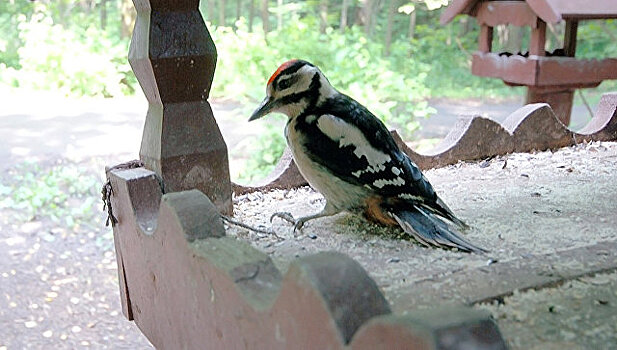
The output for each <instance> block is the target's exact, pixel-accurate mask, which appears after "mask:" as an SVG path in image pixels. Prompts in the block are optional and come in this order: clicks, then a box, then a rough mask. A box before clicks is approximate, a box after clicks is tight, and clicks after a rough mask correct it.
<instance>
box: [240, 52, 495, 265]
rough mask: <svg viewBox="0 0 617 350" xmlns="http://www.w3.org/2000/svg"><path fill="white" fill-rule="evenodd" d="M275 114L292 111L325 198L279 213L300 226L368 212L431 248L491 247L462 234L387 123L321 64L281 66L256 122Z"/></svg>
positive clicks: (309, 176) (295, 145)
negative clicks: (303, 210) (314, 208)
mask: <svg viewBox="0 0 617 350" xmlns="http://www.w3.org/2000/svg"><path fill="white" fill-rule="evenodd" d="M272 112H278V113H283V114H285V115H287V117H288V120H287V124H286V126H285V138H286V139H287V144H288V146H289V148H290V150H291V152H292V155H293V159H294V161H295V163H296V165H297V167H298V170H299V171H300V173H301V174H302V175H303V176H304V178H305V179H306V180H307V181H308V183H309V184H310V185H311V187H313V188H314V189H315V190H317V191H318V192H320V193H321V194H322V195H323V196H324V198H325V199H326V205H325V207H324V209H323V210H322V211H321V212H319V213H316V214H314V215H309V216H305V217H301V218H299V219H297V220H294V219H293V217H292V216H291V214H289V213H275V214H274V215H273V217H275V216H280V217H281V218H284V219H287V220H289V221H291V222H293V223H294V230H296V229H301V228H302V226H303V225H304V223H306V222H307V221H309V220H312V219H315V218H319V217H324V216H330V215H334V214H337V213H339V212H341V211H348V212H352V213H361V214H364V216H365V217H366V218H367V219H369V220H371V221H373V222H377V223H381V224H384V225H388V226H394V225H398V226H400V227H401V228H402V229H403V230H404V231H405V232H406V233H407V234H410V235H411V236H413V237H414V238H415V239H416V240H417V241H419V242H420V243H421V244H423V245H426V246H436V247H450V248H458V249H459V250H461V251H466V252H477V253H482V252H486V251H485V250H484V249H482V248H479V247H477V246H475V245H473V244H471V243H470V242H468V241H467V240H465V239H464V238H462V237H461V235H460V233H459V231H458V230H457V228H458V229H465V228H467V227H468V226H467V225H466V224H465V223H464V222H463V221H461V220H460V219H458V218H457V217H456V216H454V214H453V213H452V211H451V210H450V209H449V208H448V207H447V206H446V204H445V203H444V202H443V201H442V200H441V199H440V198H439V197H438V196H437V194H436V192H435V190H434V189H433V186H432V185H431V184H430V183H429V182H428V180H427V179H426V177H425V176H424V175H423V174H422V171H421V170H420V169H419V168H418V166H417V165H416V164H415V163H414V162H413V161H412V160H411V159H409V157H408V156H407V155H406V154H405V153H404V152H402V151H401V150H400V148H399V147H398V146H397V145H396V143H395V142H394V139H393V138H392V135H391V134H390V132H389V131H388V129H387V128H386V126H385V125H384V124H383V123H382V122H381V121H380V120H379V119H378V118H377V117H375V116H374V115H373V114H372V113H371V112H370V111H369V110H368V109H367V108H366V107H364V106H362V105H361V104H360V103H358V102H356V101H355V100H354V99H352V98H351V97H349V96H347V95H345V94H342V93H340V92H339V91H337V90H336V89H335V88H334V87H332V85H331V84H330V82H329V81H328V79H327V78H326V77H325V76H324V74H323V73H322V72H321V70H319V68H317V67H316V66H315V65H313V64H311V63H309V62H306V61H303V60H297V59H295V60H291V61H287V62H285V63H283V64H282V65H281V66H280V67H278V69H277V70H276V71H275V72H274V74H272V76H271V77H270V79H269V80H268V83H267V86H266V98H265V99H264V100H263V102H262V103H261V104H260V105H259V107H258V108H257V109H256V110H255V111H254V112H253V114H252V115H251V117H250V118H249V121H253V120H256V119H259V118H261V117H263V116H265V115H267V114H269V113H272Z"/></svg>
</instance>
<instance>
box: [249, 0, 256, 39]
mask: <svg viewBox="0 0 617 350" xmlns="http://www.w3.org/2000/svg"><path fill="white" fill-rule="evenodd" d="M254 19H255V0H249V33H252V32H253V20H254Z"/></svg>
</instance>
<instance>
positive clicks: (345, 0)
mask: <svg viewBox="0 0 617 350" xmlns="http://www.w3.org/2000/svg"><path fill="white" fill-rule="evenodd" d="M348 8H349V0H343V4H342V5H341V24H340V27H339V30H340V31H341V33H343V32H345V29H346V28H347V9H348Z"/></svg>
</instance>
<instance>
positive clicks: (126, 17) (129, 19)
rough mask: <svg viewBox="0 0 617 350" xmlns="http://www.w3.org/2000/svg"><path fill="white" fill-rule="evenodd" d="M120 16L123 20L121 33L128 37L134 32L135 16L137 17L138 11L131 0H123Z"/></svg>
mask: <svg viewBox="0 0 617 350" xmlns="http://www.w3.org/2000/svg"><path fill="white" fill-rule="evenodd" d="M120 16H121V21H122V30H121V35H122V37H123V38H128V37H130V36H131V34H132V33H133V27H134V26H135V18H136V17H137V12H135V8H134V7H133V2H132V1H131V0H122V3H121V4H120Z"/></svg>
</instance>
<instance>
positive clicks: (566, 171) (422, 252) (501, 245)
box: [230, 143, 617, 291]
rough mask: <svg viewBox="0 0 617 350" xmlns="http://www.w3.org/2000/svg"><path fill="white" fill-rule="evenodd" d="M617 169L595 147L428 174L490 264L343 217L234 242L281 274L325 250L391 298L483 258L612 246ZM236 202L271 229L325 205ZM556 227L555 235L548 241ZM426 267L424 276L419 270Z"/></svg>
mask: <svg viewBox="0 0 617 350" xmlns="http://www.w3.org/2000/svg"><path fill="white" fill-rule="evenodd" d="M616 167H617V143H592V144H587V145H580V146H576V147H571V148H564V149H561V150H558V151H556V152H551V151H547V152H538V153H535V154H528V153H517V154H510V155H507V156H503V157H496V158H494V159H492V160H487V161H482V162H475V163H459V164H456V165H453V166H449V167H444V168H440V169H434V170H429V171H426V172H425V175H426V177H427V178H428V179H429V181H430V182H431V183H432V184H433V185H434V186H435V189H436V190H437V192H438V193H439V194H440V196H441V197H442V198H443V200H444V201H445V202H446V203H447V204H448V205H449V206H450V208H451V209H452V210H453V211H454V212H455V213H456V214H457V215H458V216H459V217H460V218H461V219H463V220H464V221H465V222H467V223H468V224H470V225H471V226H472V229H470V230H469V231H468V232H467V234H466V237H467V238H468V239H469V240H470V241H471V242H473V243H475V244H477V245H479V246H481V247H484V248H486V249H488V250H490V253H489V254H487V255H486V256H484V255H477V254H465V253H461V252H457V251H453V250H443V249H432V248H424V247H422V246H421V245H419V244H417V243H416V242H415V241H413V240H412V239H408V238H407V237H405V235H404V234H403V233H402V231H400V230H398V229H390V228H384V227H382V226H378V225H373V224H370V223H367V222H366V221H365V220H364V219H363V218H360V217H357V216H354V215H351V214H347V213H341V214H338V215H336V216H334V217H328V218H320V219H316V220H314V221H311V222H309V223H308V224H306V225H305V227H304V228H303V230H302V234H301V235H299V236H294V234H293V232H292V228H291V226H290V225H289V224H288V223H287V222H285V221H282V220H279V219H276V218H275V219H274V222H273V224H272V229H273V230H274V232H276V233H277V234H278V236H279V237H281V238H282V239H277V238H276V237H274V236H273V235H263V234H257V233H254V232H250V231H248V230H245V229H241V228H235V227H232V229H231V230H230V234H231V235H236V236H238V237H241V238H243V239H247V240H249V241H250V242H252V243H253V244H254V245H255V246H256V247H257V248H259V249H262V250H265V251H266V252H268V253H269V254H270V255H271V256H272V257H273V259H274V261H275V263H277V264H278V265H279V266H280V267H281V269H283V270H285V269H286V264H287V263H288V262H289V261H290V260H291V259H292V258H293V257H295V256H302V255H306V254H310V253H314V252H317V251H321V250H327V249H331V250H338V251H342V252H345V253H346V254H348V255H350V256H351V257H353V258H354V259H358V260H359V261H360V263H361V264H362V265H363V266H365V268H367V269H368V270H369V272H370V273H371V275H372V276H373V277H374V278H375V279H376V280H378V282H380V284H381V286H382V287H383V288H384V289H385V290H386V291H387V290H388V288H391V287H392V286H393V285H392V279H393V277H395V278H394V279H395V280H402V279H403V278H404V276H406V278H405V279H406V282H409V281H410V280H411V281H413V280H421V279H424V278H426V277H427V276H434V275H437V274H440V273H444V274H445V273H448V272H449V271H451V270H452V268H453V262H456V265H457V266H464V267H466V268H472V267H478V266H481V265H483V264H486V263H487V261H488V260H489V259H493V260H498V261H502V262H503V261H509V260H512V259H516V258H520V257H522V256H526V255H529V254H546V253H551V252H555V251H559V250H565V249H569V248H575V247H581V246H585V245H590V244H594V243H597V242H601V241H605V240H608V239H616V238H617V232H616V230H615V227H616V226H617V218H615V216H614V215H611V214H613V213H614V199H615V198H617V188H616V187H615V186H614V184H615V181H616V180H617V174H616V173H615V172H614V171H613V170H612V169H615V168H616ZM235 201H236V205H235V207H234V215H235V216H236V218H238V219H240V220H241V221H243V222H245V223H247V224H250V225H253V226H256V227H259V226H261V227H270V224H269V222H268V220H269V218H270V215H271V214H272V213H274V212H277V211H287V212H291V213H292V214H293V215H294V216H295V217H298V216H303V215H307V214H311V213H315V212H317V211H319V210H321V208H322V207H323V205H324V203H325V202H324V200H323V198H322V197H321V195H319V194H318V193H315V192H314V191H312V190H311V189H310V188H301V189H298V190H291V191H282V190H279V191H272V192H269V193H265V194H262V193H253V194H248V195H245V196H242V197H239V198H236V200H235ZM591 203H593V205H590V204H591ZM557 229H558V230H559V237H556V236H555V235H553V234H547V232H551V230H557ZM401 238H402V239H403V240H401ZM388 261H390V262H392V261H396V262H397V263H396V268H392V269H388V270H387V271H383V270H382V269H381V267H382V266H383V263H387V262H388ZM423 265H426V268H423V269H422V271H418V270H417V266H423Z"/></svg>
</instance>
